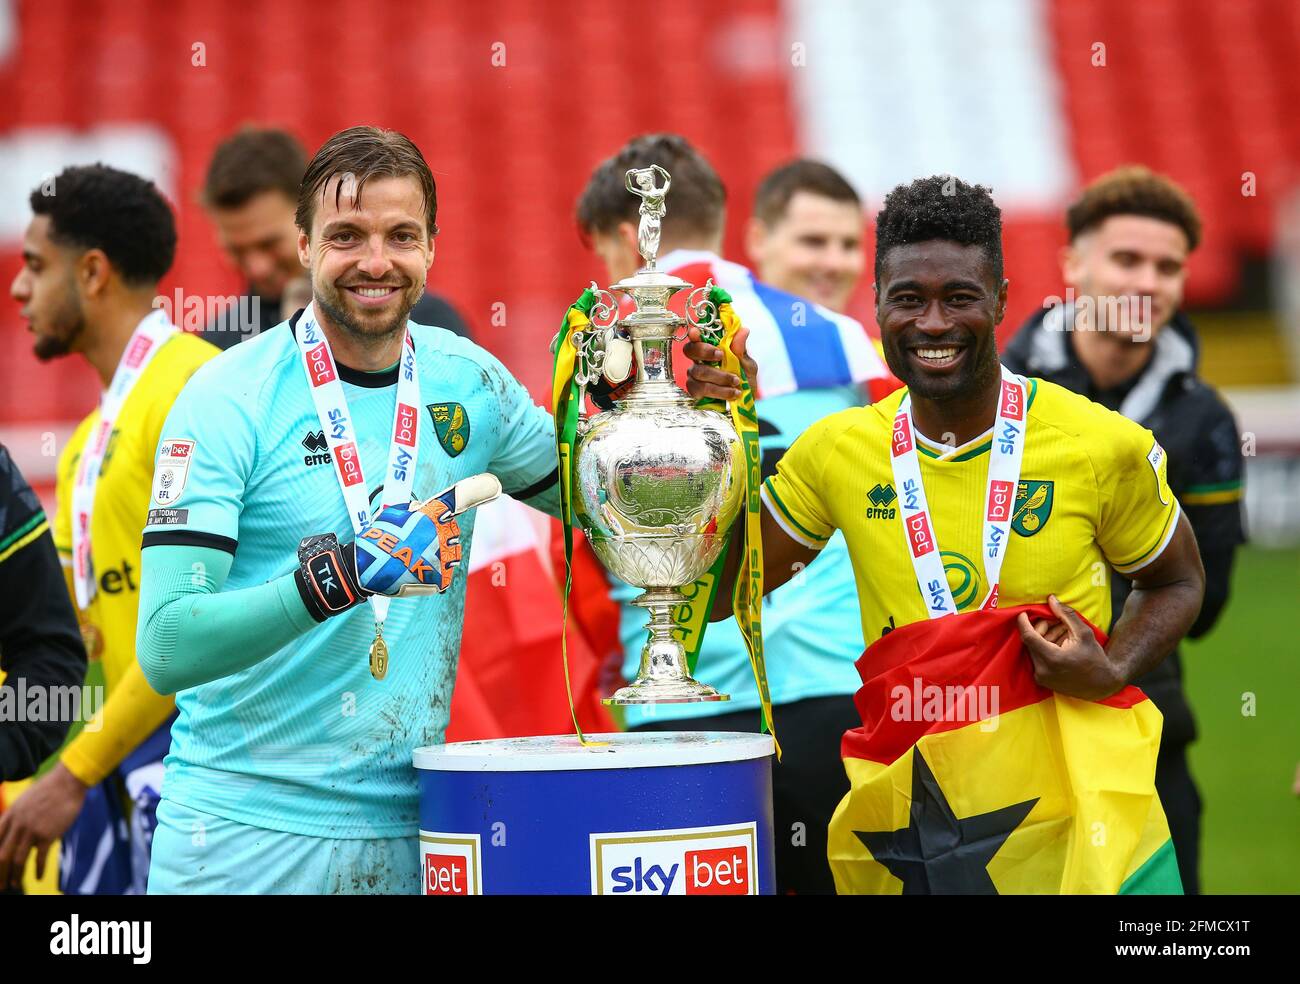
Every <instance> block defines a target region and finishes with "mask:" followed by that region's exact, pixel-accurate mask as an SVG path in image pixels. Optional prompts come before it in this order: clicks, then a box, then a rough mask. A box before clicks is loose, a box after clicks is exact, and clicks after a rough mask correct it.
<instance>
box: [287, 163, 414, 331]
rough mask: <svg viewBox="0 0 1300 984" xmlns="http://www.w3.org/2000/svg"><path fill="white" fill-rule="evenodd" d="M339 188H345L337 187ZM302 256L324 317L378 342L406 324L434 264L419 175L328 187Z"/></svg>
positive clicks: (301, 237)
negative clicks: (355, 192) (359, 185)
mask: <svg viewBox="0 0 1300 984" xmlns="http://www.w3.org/2000/svg"><path fill="white" fill-rule="evenodd" d="M340 182H342V184H343V187H342V188H340V187H339V185H340ZM298 254H299V257H300V258H301V259H302V262H303V263H304V264H306V265H307V266H308V267H309V268H310V270H311V283H312V292H313V294H314V295H315V298H316V301H317V303H318V304H319V305H320V307H321V308H323V309H324V312H325V313H326V314H327V315H328V316H329V317H330V318H331V319H332V320H333V321H335V322H337V323H338V325H339V327H340V328H343V329H344V330H346V331H348V332H350V333H351V334H353V335H359V336H366V337H370V338H378V337H382V336H385V335H389V334H392V333H393V332H395V331H397V330H398V329H400V328H402V327H403V326H405V324H406V319H407V315H409V314H410V312H411V308H413V307H414V306H415V302H416V301H418V300H419V299H420V295H421V294H423V293H424V282H425V278H426V277H427V276H428V273H429V267H430V266H431V265H432V263H433V237H432V236H430V235H429V224H428V211H427V209H426V207H425V202H424V196H423V195H422V194H421V191H420V185H419V182H418V181H417V180H416V179H415V177H414V176H410V175H408V176H403V177H378V178H371V179H370V180H368V181H367V182H365V184H364V185H363V186H362V188H361V195H360V200H359V201H358V200H357V199H356V198H355V197H354V195H353V193H352V187H351V182H349V181H348V180H346V179H345V178H332V179H330V180H329V181H328V182H326V184H325V186H324V189H323V192H322V194H321V197H320V200H319V201H318V202H317V207H316V214H315V215H314V216H313V218H312V227H311V235H310V237H309V236H308V235H307V234H306V233H303V232H302V231H301V230H300V231H299V233H298Z"/></svg>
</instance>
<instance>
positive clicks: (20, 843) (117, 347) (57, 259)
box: [0, 165, 217, 894]
mask: <svg viewBox="0 0 1300 984" xmlns="http://www.w3.org/2000/svg"><path fill="white" fill-rule="evenodd" d="M31 208H32V212H33V213H34V217H33V219H32V221H31V223H30V225H28V227H27V233H26V236H25V237H24V240H23V266H22V269H21V270H20V271H19V273H18V275H17V276H16V277H15V278H14V281H13V286H12V288H11V293H12V294H13V297H14V300H16V301H17V302H18V303H19V304H20V305H22V316H23V318H25V319H26V320H27V322H28V325H29V327H30V330H31V332H32V334H33V335H34V336H35V352H36V356H37V358H38V359H41V360H42V361H45V360H49V359H55V358H59V357H60V356H64V355H69V354H73V353H75V354H77V355H80V356H81V357H82V358H84V359H85V360H86V361H87V362H89V363H90V364H91V366H93V367H94V369H95V371H96V372H97V373H98V374H99V379H100V383H101V385H102V386H103V387H104V389H103V392H102V393H101V395H100V400H99V406H98V407H97V408H96V409H95V410H93V411H92V412H91V413H90V415H89V416H87V417H86V418H85V419H84V420H83V421H82V422H81V423H80V424H79V425H78V427H77V429H76V430H75V431H74V432H73V434H72V437H71V439H70V440H69V442H68V444H67V446H66V447H65V448H64V449H63V454H62V455H61V457H60V460H59V468H58V500H59V508H58V515H57V518H56V521H55V529H54V541H55V544H56V546H57V547H58V549H59V553H60V554H61V556H62V558H63V563H64V566H65V571H66V574H67V588H66V590H67V591H68V592H69V593H70V594H71V596H72V597H73V599H74V600H75V602H76V605H77V609H78V611H79V612H80V620H81V624H82V626H83V634H84V637H85V640H86V648H87V651H88V653H89V655H90V658H91V659H97V660H100V661H101V664H102V666H103V670H104V683H105V686H106V688H107V694H108V697H107V701H106V702H105V705H104V707H103V709H102V710H101V712H100V714H99V717H98V718H97V719H96V720H95V721H94V722H93V723H92V724H91V725H88V726H87V727H86V728H85V729H84V730H83V731H82V732H81V733H80V734H79V735H78V736H77V737H76V739H74V740H73V741H72V743H71V744H69V745H68V747H67V748H66V749H64V751H63V754H62V755H61V756H60V758H59V762H58V764H57V765H55V766H54V768H52V769H51V770H50V771H49V772H48V773H46V774H45V775H44V776H42V777H41V778H40V779H39V780H37V781H36V782H35V783H34V784H33V785H32V787H31V788H30V789H29V790H28V791H27V792H26V794H25V795H24V796H23V798H22V799H20V800H18V801H17V802H16V803H15V804H14V806H13V808H12V809H11V810H10V811H9V812H8V813H6V814H5V816H4V817H2V818H0V831H2V832H0V868H3V867H9V869H10V870H11V871H12V870H16V869H20V868H21V865H22V863H23V861H24V860H25V856H26V850H27V849H29V848H33V847H34V848H35V849H36V850H37V852H38V867H42V866H43V865H41V862H42V861H43V856H44V853H45V851H46V850H47V849H48V848H49V846H50V844H51V842H52V841H54V840H56V839H57V838H59V837H62V838H63V850H62V854H61V862H60V872H59V875H60V879H59V880H60V884H61V887H62V889H63V891H64V892H66V893H70V894H97V893H103V894H119V893H122V892H132V891H133V892H142V891H143V890H144V885H145V881H144V879H145V876H146V874H147V872H148V857H149V846H150V840H151V837H152V831H153V824H154V810H155V809H156V807H157V803H158V794H159V788H160V787H161V781H162V757H163V755H164V754H165V752H166V750H167V742H168V733H169V729H170V721H171V718H172V716H173V704H172V701H171V699H170V698H167V697H160V696H158V694H156V693H154V692H153V690H152V689H151V688H150V687H149V685H148V683H147V682H146V681H145V678H144V674H143V673H142V672H141V671H140V667H139V664H137V663H136V659H135V629H136V616H137V612H138V605H139V587H140V531H141V530H143V529H144V523H145V516H146V512H147V510H148V499H149V483H150V480H151V479H152V477H153V461H154V452H155V449H156V448H157V445H158V437H159V431H160V430H161V428H162V422H163V420H164V418H165V417H166V415H167V412H168V410H170V409H171V405H172V402H173V400H175V398H176V394H177V393H178V392H180V389H181V387H182V386H184V385H185V382H186V380H187V379H189V377H190V375H191V374H192V373H193V372H194V370H195V369H197V368H198V367H199V366H200V365H202V364H203V363H204V362H206V361H207V360H208V359H210V358H212V357H213V356H214V355H216V354H217V349H215V348H214V347H213V346H211V345H209V344H208V343H207V342H204V341H203V340H202V339H199V338H197V337H195V336H193V335H188V334H185V333H184V332H181V331H179V330H177V328H176V327H175V326H174V325H173V324H172V323H171V322H170V321H169V320H168V318H167V316H166V314H164V313H163V312H162V311H160V310H155V307H154V298H155V296H156V295H157V290H158V282H159V281H160V280H161V279H162V277H163V276H164V275H165V274H166V273H167V271H168V270H169V269H170V268H171V265H172V259H173V257H174V255H175V252H176V226H175V223H174V221H173V218H172V212H171V208H170V206H169V205H168V204H167V202H166V201H165V200H164V199H163V197H162V195H161V194H159V192H158V189H157V188H155V187H154V186H153V185H152V184H151V183H150V182H148V181H146V180H144V179H143V178H139V177H137V176H136V175H134V174H129V173H127V172H125V171H119V170H117V169H115V168H111V167H105V166H103V165H93V166H89V167H70V168H67V169H65V170H64V171H63V172H62V173H61V174H59V175H58V176H57V177H56V178H55V182H54V193H53V194H47V193H46V191H45V189H43V188H38V189H36V190H35V191H33V192H32V194H31ZM124 796H125V800H124ZM124 803H125V804H129V806H130V808H129V809H126V808H124ZM128 821H129V827H128ZM127 829H129V830H130V831H131V834H130V838H129V840H123V837H122V834H123V833H124V832H125V831H126V830H127Z"/></svg>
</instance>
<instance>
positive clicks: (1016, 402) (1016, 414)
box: [1001, 379, 1025, 420]
mask: <svg viewBox="0 0 1300 984" xmlns="http://www.w3.org/2000/svg"><path fill="white" fill-rule="evenodd" d="M1020 396H1021V393H1020V387H1019V386H1017V385H1016V384H1014V383H1010V382H1008V381H1007V380H1005V379H1004V380H1002V409H1001V414H1002V416H1004V417H1009V418H1011V419H1012V420H1024V419H1025V405H1024V403H1022V402H1021V399H1020Z"/></svg>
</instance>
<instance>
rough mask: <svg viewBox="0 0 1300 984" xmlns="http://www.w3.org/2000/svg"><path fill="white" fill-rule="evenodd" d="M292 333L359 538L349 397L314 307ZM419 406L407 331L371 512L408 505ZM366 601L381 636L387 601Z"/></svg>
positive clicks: (361, 483)
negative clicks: (378, 496) (380, 483)
mask: <svg viewBox="0 0 1300 984" xmlns="http://www.w3.org/2000/svg"><path fill="white" fill-rule="evenodd" d="M295 334H296V339H295V340H296V341H297V343H298V352H299V354H300V355H301V356H302V364H303V369H304V371H305V372H306V373H307V388H308V389H309V390H310V391H311V398H312V402H313V403H314V404H315V405H316V418H317V420H318V421H319V422H320V426H321V430H323V431H324V432H325V442H326V444H327V445H328V446H329V452H330V457H331V458H332V459H333V461H334V477H335V478H336V479H337V480H338V483H339V491H341V492H342V493H343V502H344V503H345V504H346V505H347V508H348V519H349V521H351V523H352V532H353V533H354V534H355V535H356V536H360V535H361V531H362V530H363V529H365V527H367V526H369V525H370V520H371V512H370V495H369V493H368V492H367V489H368V488H369V486H368V485H367V484H366V476H365V472H364V471H363V470H362V467H361V452H360V450H359V448H358V445H357V432H356V428H355V426H353V423H352V416H351V414H350V413H349V412H348V398H347V395H346V394H345V393H344V392H343V384H342V383H341V382H340V381H339V373H338V366H337V365H335V363H334V353H333V352H331V351H330V343H329V340H328V339H326V337H325V332H324V331H322V330H321V327H320V323H319V322H318V321H317V319H316V306H315V304H314V303H313V304H312V305H310V306H308V308H307V310H305V311H304V312H303V313H302V317H301V318H299V319H298V328H297V331H296V333H295ZM419 406H420V377H419V375H418V374H417V372H416V366H415V342H414V341H413V340H412V339H411V332H410V330H409V329H407V331H406V333H405V338H404V339H403V341H402V360H401V364H400V366H399V369H398V373H397V406H396V408H395V409H394V410H393V433H392V439H391V440H390V442H389V449H388V469H387V472H386V473H385V476H384V492H383V498H382V501H381V502H380V504H379V507H378V509H376V510H375V512H376V513H377V512H379V510H382V509H383V508H384V507H385V506H392V505H397V504H399V503H403V502H410V501H411V483H412V481H413V480H414V477H415V461H416V452H417V451H418V449H419V438H420V415H419ZM367 600H368V601H369V602H370V610H371V612H373V614H374V617H375V626H376V630H377V631H378V632H379V633H380V634H382V628H383V624H384V619H385V618H387V617H388V603H389V602H390V601H391V600H392V599H390V598H389V597H388V596H387V595H379V594H372V595H370V596H369V598H368V599H367Z"/></svg>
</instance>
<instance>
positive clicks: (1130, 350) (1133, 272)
mask: <svg viewBox="0 0 1300 984" xmlns="http://www.w3.org/2000/svg"><path fill="white" fill-rule="evenodd" d="M1066 225H1067V226H1068V228H1069V233H1070V243H1069V245H1068V246H1067V247H1066V248H1065V250H1064V251H1063V253H1062V263H1061V269H1062V273H1063V275H1064V279H1065V283H1066V284H1067V285H1068V287H1069V288H1070V289H1071V291H1072V292H1073V296H1072V297H1069V298H1067V301H1066V303H1065V304H1056V305H1052V306H1048V307H1045V308H1044V310H1043V311H1040V312H1039V313H1037V314H1035V315H1034V316H1033V317H1031V318H1030V319H1029V320H1028V321H1027V322H1026V323H1025V325H1024V326H1023V327H1022V328H1021V329H1020V331H1019V333H1018V334H1017V335H1016V337H1015V338H1014V339H1013V340H1012V341H1011V343H1010V345H1008V346H1007V349H1006V351H1005V352H1004V353H1003V357H1002V361H1003V363H1004V364H1005V365H1006V366H1007V367H1008V368H1009V369H1011V370H1012V371H1013V372H1018V373H1022V374H1025V375H1030V376H1039V377H1041V378H1043V379H1047V380H1050V381H1052V382H1054V383H1056V384H1058V385H1060V386H1064V387H1065V388H1066V389H1070V390H1073V391H1074V392H1076V393H1081V394H1083V395H1084V396H1086V397H1088V398H1089V399H1091V400H1094V401H1096V402H1097V403H1100V404H1101V405H1102V406H1104V407H1106V408H1108V409H1110V410H1116V411H1118V412H1120V413H1122V414H1123V415H1124V416H1126V417H1128V418H1129V419H1130V420H1134V421H1136V422H1137V423H1139V424H1141V425H1142V426H1143V427H1146V428H1148V429H1149V430H1151V431H1152V432H1153V433H1154V434H1155V436H1156V440H1158V441H1159V442H1160V445H1161V446H1162V447H1163V448H1164V449H1165V451H1167V452H1168V454H1169V487H1170V488H1171V489H1172V490H1173V493H1174V494H1175V495H1176V496H1177V497H1178V501H1179V502H1180V503H1181V504H1182V506H1183V508H1184V510H1185V511H1186V513H1187V518H1188V520H1189V521H1190V522H1191V524H1192V529H1193V531H1194V532H1195V533H1196V542H1197V544H1198V545H1199V546H1200V550H1201V561H1202V563H1203V564H1204V566H1205V601H1204V603H1203V604H1202V606H1201V613H1200V615H1198V616H1197V618H1196V621H1195V622H1194V623H1193V624H1192V627H1191V629H1190V630H1189V631H1188V633H1187V635H1188V637H1189V638H1192V639H1197V638H1200V637H1201V636H1203V635H1204V634H1205V633H1207V632H1209V631H1210V629H1211V628H1213V626H1214V623H1215V622H1216V621H1217V620H1218V618H1219V616H1220V615H1221V614H1222V612H1223V608H1224V605H1225V604H1226V602H1227V600H1228V583H1229V578H1230V574H1231V571H1232V560H1233V554H1234V553H1235V552H1236V549H1237V547H1238V545H1239V544H1241V543H1242V542H1243V541H1244V540H1245V533H1244V530H1243V526H1242V514H1241V497H1242V485H1241V480H1242V459H1241V442H1240V437H1239V434H1238V432H1237V425H1236V422H1235V421H1234V420H1233V417H1232V412H1231V411H1230V410H1229V409H1228V407H1227V404H1225V403H1224V402H1223V400H1222V399H1221V398H1220V397H1219V395H1218V394H1217V393H1215V391H1214V390H1213V389H1212V388H1211V387H1210V386H1208V385H1207V384H1206V383H1204V382H1203V381H1202V380H1201V379H1200V378H1199V377H1198V376H1197V361H1198V358H1197V357H1198V343H1197V337H1196V332H1195V330H1194V328H1193V327H1192V324H1191V322H1190V321H1189V320H1188V319H1187V316H1186V315H1185V314H1183V313H1182V312H1181V311H1180V310H1179V305H1180V304H1181V303H1182V299H1183V288H1184V286H1185V284H1186V281H1187V258H1188V256H1189V255H1190V254H1191V252H1192V251H1193V250H1194V249H1196V246H1197V244H1198V243H1199V242H1200V239H1201V220H1200V216H1199V215H1198V214H1197V209H1196V205H1195V203H1194V202H1193V201H1192V199H1191V198H1190V197H1189V196H1188V195H1187V193H1186V192H1185V191H1183V189H1181V188H1180V187H1178V186H1177V185H1176V184H1174V183H1173V182H1172V181H1170V180H1169V179H1168V178H1166V177H1164V176H1162V175H1158V174H1154V173H1152V172H1151V171H1149V170H1147V169H1146V168H1143V167H1123V168H1119V169H1117V170H1115V171H1112V172H1111V173H1109V174H1106V175H1103V176H1102V177H1100V178H1098V179H1097V180H1096V181H1094V182H1093V183H1092V184H1090V185H1089V186H1088V187H1087V188H1085V189H1084V191H1083V194H1082V195H1081V196H1080V197H1079V199H1078V200H1077V201H1076V202H1075V203H1074V204H1073V205H1071V206H1070V209H1069V211H1068V212H1067V213H1066ZM1147 305H1149V310H1148V309H1145V308H1146V306H1147ZM1131 590H1132V582H1131V581H1129V579H1128V578H1126V577H1124V576H1123V575H1117V576H1115V577H1114V578H1113V580H1112V583H1111V594H1112V598H1113V601H1112V609H1111V610H1112V612H1115V613H1118V612H1122V611H1123V610H1124V602H1125V600H1126V599H1127V597H1128V595H1129V592H1130V591H1131ZM1135 683H1136V684H1137V686H1139V687H1141V688H1142V690H1143V691H1145V692H1146V694H1147V695H1148V696H1149V697H1150V698H1151V699H1152V700H1153V701H1154V702H1155V704H1156V706H1157V707H1159V708H1160V711H1161V713H1162V714H1164V718H1165V725H1164V731H1163V733H1162V735H1161V738H1160V758H1159V761H1158V763H1157V767H1156V788H1157V789H1158V790H1159V792H1160V801H1161V802H1162V803H1163V804H1164V807H1165V814H1166V815H1167V816H1168V818H1169V829H1170V833H1171V834H1172V835H1173V841H1174V848H1175V850H1176V852H1177V854H1178V867H1179V870H1180V873H1181V874H1182V879H1183V889H1184V891H1186V892H1187V893H1188V894H1195V893H1196V892H1197V890H1198V888H1199V884H1200V877H1199V862H1198V845H1199V842H1200V816H1201V800H1200V795H1199V794H1198V793H1197V790H1196V784H1195V783H1194V782H1193V781H1192V775H1191V772H1190V771H1189V770H1188V765H1187V746H1188V745H1189V744H1191V742H1192V741H1193V740H1194V739H1195V738H1196V722H1195V720H1194V718H1193V716H1192V708H1191V705H1190V704H1189V703H1188V702H1187V697H1186V696H1185V695H1184V693H1183V688H1182V665H1181V660H1180V657H1179V653H1178V651H1177V649H1175V650H1174V651H1173V652H1171V653H1170V654H1169V656H1168V658H1167V659H1165V660H1164V661H1163V662H1161V663H1160V664H1159V665H1158V666H1156V668H1155V669H1154V670H1152V671H1151V672H1150V673H1148V674H1146V675H1145V676H1143V677H1141V678H1140V679H1138V680H1136V681H1135Z"/></svg>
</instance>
